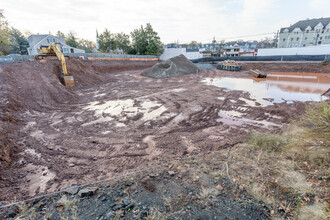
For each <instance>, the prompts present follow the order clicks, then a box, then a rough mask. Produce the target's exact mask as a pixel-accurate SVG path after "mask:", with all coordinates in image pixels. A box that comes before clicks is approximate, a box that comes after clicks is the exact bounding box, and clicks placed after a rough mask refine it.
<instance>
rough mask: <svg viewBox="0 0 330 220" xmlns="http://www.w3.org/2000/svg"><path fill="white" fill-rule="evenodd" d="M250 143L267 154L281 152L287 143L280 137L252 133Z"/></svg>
mask: <svg viewBox="0 0 330 220" xmlns="http://www.w3.org/2000/svg"><path fill="white" fill-rule="evenodd" d="M248 143H249V144H251V145H252V146H254V147H255V148H259V149H262V150H266V151H267V152H281V151H282V147H283V146H284V145H285V144H287V141H286V140H284V138H282V137H281V136H279V135H275V134H267V133H256V132H252V134H251V136H250V138H249V140H248Z"/></svg>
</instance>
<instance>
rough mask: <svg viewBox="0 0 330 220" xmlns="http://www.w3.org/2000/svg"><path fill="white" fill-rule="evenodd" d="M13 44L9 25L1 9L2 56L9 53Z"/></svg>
mask: <svg viewBox="0 0 330 220" xmlns="http://www.w3.org/2000/svg"><path fill="white" fill-rule="evenodd" d="M11 44H12V43H11V41H10V29H9V25H8V22H7V21H6V20H5V16H4V15H3V10H2V9H0V56H3V55H6V54H8V53H9V51H10V49H11V48H10V46H11Z"/></svg>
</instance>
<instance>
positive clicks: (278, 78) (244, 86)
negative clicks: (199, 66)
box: [202, 72, 330, 106]
mask: <svg viewBox="0 0 330 220" xmlns="http://www.w3.org/2000/svg"><path fill="white" fill-rule="evenodd" d="M202 82H204V83H206V84H207V85H213V86H217V87H220V88H224V89H228V90H239V91H245V92H249V93H250V98H251V99H255V100H256V102H259V103H260V104H261V106H268V105H272V103H281V102H285V101H287V102H292V101H301V102H305V101H320V100H321V99H323V100H324V99H326V97H324V96H323V97H321V94H322V93H324V92H325V91H327V90H328V89H329V88H330V74H322V73H299V72H285V73H281V72H273V73H270V74H268V75H267V78H265V79H259V78H229V77H222V78H206V79H204V80H203V81H202ZM270 99H271V100H273V101H272V102H271V101H269V100H270Z"/></svg>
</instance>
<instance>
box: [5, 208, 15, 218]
mask: <svg viewBox="0 0 330 220" xmlns="http://www.w3.org/2000/svg"><path fill="white" fill-rule="evenodd" d="M7 216H8V217H9V218H14V217H15V216H16V212H15V211H14V210H13V209H10V210H8V212H7Z"/></svg>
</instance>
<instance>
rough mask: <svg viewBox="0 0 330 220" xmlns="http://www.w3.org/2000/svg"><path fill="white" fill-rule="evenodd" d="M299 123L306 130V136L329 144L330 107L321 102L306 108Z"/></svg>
mask: <svg viewBox="0 0 330 220" xmlns="http://www.w3.org/2000/svg"><path fill="white" fill-rule="evenodd" d="M301 122H302V125H303V126H304V128H305V129H306V134H309V135H310V136H312V137H314V138H317V139H320V140H321V139H322V140H324V141H326V142H327V143H328V144H329V143H330V105H329V104H328V103H326V102H324V101H323V102H319V103H316V104H315V105H313V106H307V107H306V112H305V114H303V115H302V117H301Z"/></svg>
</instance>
